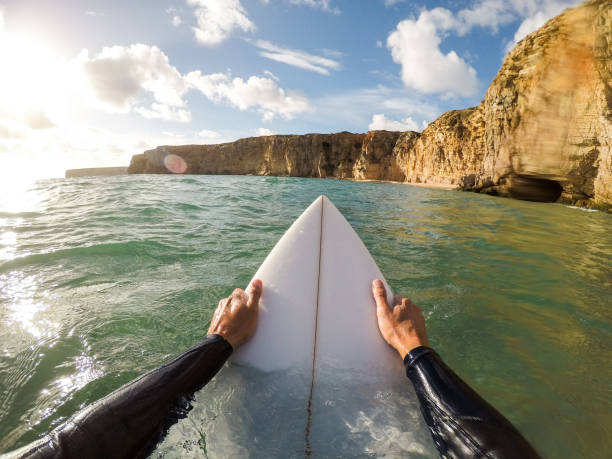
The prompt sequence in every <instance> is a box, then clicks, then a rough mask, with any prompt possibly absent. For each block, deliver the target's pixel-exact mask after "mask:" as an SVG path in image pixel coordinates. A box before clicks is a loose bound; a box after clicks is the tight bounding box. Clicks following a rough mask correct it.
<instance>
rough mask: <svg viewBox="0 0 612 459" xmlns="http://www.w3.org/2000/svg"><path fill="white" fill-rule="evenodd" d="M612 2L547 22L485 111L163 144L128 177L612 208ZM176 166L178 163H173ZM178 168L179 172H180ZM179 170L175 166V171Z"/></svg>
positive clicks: (595, 1)
mask: <svg viewBox="0 0 612 459" xmlns="http://www.w3.org/2000/svg"><path fill="white" fill-rule="evenodd" d="M611 142H612V2H610V1H609V0H591V1H588V2H586V3H584V4H582V5H580V6H578V7H576V8H573V9H569V10H566V11H565V12H564V13H563V14H561V15H559V16H557V17H556V18H553V19H551V20H550V21H548V22H547V23H546V24H545V25H544V26H543V27H542V28H540V29H539V30H537V31H536V32H533V33H532V34H530V35H528V36H527V37H526V38H525V39H523V40H522V41H521V42H520V43H519V44H518V45H517V46H516V47H515V48H514V50H512V52H510V53H509V54H508V56H507V57H506V59H505V60H504V63H503V65H502V67H501V69H500V71H499V73H498V74H497V76H496V77H495V79H494V80H493V82H492V83H491V85H490V87H489V89H488V90H487V93H486V95H485V98H484V100H483V101H482V102H481V104H480V105H479V106H478V107H473V108H468V109H465V110H455V111H450V112H447V113H445V114H443V115H442V116H440V118H438V119H437V120H436V121H434V122H432V123H431V124H430V125H429V126H428V127H427V128H426V129H425V130H424V131H423V132H422V133H417V132H404V133H399V132H387V131H372V132H368V133H367V134H351V133H348V132H341V133H337V134H307V135H300V136H298V135H282V136H280V135H279V136H268V137H258V138H248V139H241V140H238V141H236V142H233V143H227V144H221V145H187V146H180V147H158V148H157V149H155V150H149V151H147V152H145V153H144V154H142V155H136V156H134V157H133V158H132V163H131V164H130V168H129V172H130V173H168V172H169V170H168V167H167V165H168V164H166V165H165V164H164V158H167V157H168V155H176V156H178V157H180V158H181V159H180V161H184V163H185V164H184V165H185V167H184V169H185V170H184V171H183V170H182V169H181V170H180V172H187V173H193V174H259V175H279V176H300V177H337V178H341V179H356V180H391V181H398V182H410V183H424V184H445V185H457V186H459V187H460V188H462V189H464V190H473V191H479V192H485V193H490V194H497V195H502V196H510V197H515V198H519V199H528V200H536V201H538V200H539V201H556V200H561V201H564V202H568V203H574V204H579V205H585V206H598V207H603V208H607V209H612V150H611ZM170 164H175V163H172V162H171V163H170ZM170 169H172V168H170ZM175 172H176V171H175Z"/></svg>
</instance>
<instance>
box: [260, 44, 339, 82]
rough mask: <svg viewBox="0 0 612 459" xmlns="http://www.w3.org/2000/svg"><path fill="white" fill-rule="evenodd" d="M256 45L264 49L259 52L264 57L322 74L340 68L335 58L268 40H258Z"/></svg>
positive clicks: (327, 73)
mask: <svg viewBox="0 0 612 459" xmlns="http://www.w3.org/2000/svg"><path fill="white" fill-rule="evenodd" d="M254 45H255V46H257V47H258V48H259V49H261V50H262V51H260V52H259V54H260V55H261V56H263V57H266V58H268V59H272V60H273V61H277V62H282V63H283V64H287V65H292V66H294V67H299V68H301V69H304V70H310V71H312V72H317V73H320V74H321V75H329V71H330V70H338V69H339V68H340V63H339V62H338V61H335V60H333V59H330V58H327V57H322V56H315V55H313V54H308V53H306V52H304V51H300V50H296V49H288V48H281V47H280V46H277V45H275V44H273V43H270V42H269V41H266V40H257V41H255V42H254Z"/></svg>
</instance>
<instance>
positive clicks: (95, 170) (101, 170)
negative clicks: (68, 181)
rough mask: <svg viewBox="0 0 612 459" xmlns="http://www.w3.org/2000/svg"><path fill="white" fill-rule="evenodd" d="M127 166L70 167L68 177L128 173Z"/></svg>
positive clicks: (67, 172)
mask: <svg viewBox="0 0 612 459" xmlns="http://www.w3.org/2000/svg"><path fill="white" fill-rule="evenodd" d="M127 173H128V168H127V167H89V168H87V169H68V170H67V171H66V178H71V177H95V176H100V175H126V174H127Z"/></svg>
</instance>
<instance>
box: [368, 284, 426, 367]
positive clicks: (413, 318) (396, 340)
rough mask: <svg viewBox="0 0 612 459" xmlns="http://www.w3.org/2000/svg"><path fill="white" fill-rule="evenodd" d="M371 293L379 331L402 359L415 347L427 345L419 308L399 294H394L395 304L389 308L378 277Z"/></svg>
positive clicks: (423, 321) (383, 288)
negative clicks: (374, 302)
mask: <svg viewBox="0 0 612 459" xmlns="http://www.w3.org/2000/svg"><path fill="white" fill-rule="evenodd" d="M372 295H373V296H374V300H375V301H376V316H377V317H378V328H379V329H380V333H381V334H382V336H383V338H384V339H385V341H386V342H387V343H388V344H389V345H390V346H391V347H393V348H394V349H395V350H396V351H397V352H399V354H400V356H401V357H402V359H403V358H404V357H406V354H408V352H410V351H411V350H412V349H414V348H415V347H418V346H429V343H428V342H427V333H426V331H425V318H424V317H423V313H422V312H421V308H419V307H418V306H417V305H416V304H414V303H413V302H412V301H410V300H409V299H408V298H403V297H401V296H400V295H395V297H394V300H395V305H394V306H393V308H390V307H389V304H388V303H387V292H386V290H385V286H384V284H383V283H382V281H381V280H380V279H376V280H375V281H374V282H372Z"/></svg>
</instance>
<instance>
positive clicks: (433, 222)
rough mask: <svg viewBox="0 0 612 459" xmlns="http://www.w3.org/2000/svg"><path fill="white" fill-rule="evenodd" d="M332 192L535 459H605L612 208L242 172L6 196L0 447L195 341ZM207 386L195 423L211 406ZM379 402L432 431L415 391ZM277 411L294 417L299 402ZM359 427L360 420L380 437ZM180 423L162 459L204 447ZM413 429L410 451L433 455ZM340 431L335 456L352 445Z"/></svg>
mask: <svg viewBox="0 0 612 459" xmlns="http://www.w3.org/2000/svg"><path fill="white" fill-rule="evenodd" d="M322 193H324V194H326V195H327V196H328V197H329V198H330V199H331V200H332V201H333V202H334V203H335V204H336V206H337V207H338V209H339V210H340V211H341V212H342V213H343V214H344V215H345V216H346V218H347V219H348V221H349V222H350V223H351V224H352V225H353V227H354V228H355V230H356V231H357V233H358V234H359V235H360V236H361V238H362V239H363V241H364V243H365V245H366V246H367V247H368V249H369V250H370V251H371V253H372V255H373V256H374V258H375V260H376V261H377V263H378V265H379V266H380V268H381V270H382V271H383V273H384V274H385V276H386V278H387V280H388V281H389V284H390V285H391V286H392V288H393V290H394V291H395V292H396V293H400V294H403V295H405V296H408V297H410V298H411V299H412V300H413V301H414V302H415V303H417V304H419V305H420V306H421V307H422V309H423V311H424V313H425V316H426V320H427V327H428V333H429V338H430V343H431V345H432V346H433V347H434V348H436V350H437V351H438V352H439V353H440V355H441V356H442V357H443V358H444V359H445V360H446V362H447V363H449V364H450V365H451V366H452V367H453V368H454V369H455V370H456V371H457V372H458V373H459V374H460V375H462V376H463V377H464V379H465V380H466V381H467V382H468V383H469V384H470V385H472V386H473V387H474V388H475V389H476V390H477V391H478V392H479V393H481V395H483V396H484V397H485V398H486V399H487V400H489V401H490V402H491V403H493V404H494V405H495V406H496V407H497V408H498V409H499V410H500V411H501V412H502V413H504V414H505V415H506V416H507V417H508V418H509V419H510V420H511V421H512V422H513V423H514V424H515V425H516V426H517V427H518V428H519V429H520V430H521V431H522V432H523V434H524V435H525V436H526V437H527V438H528V439H529V440H530V441H531V442H532V443H533V445H534V446H535V447H536V449H537V450H538V451H539V452H540V453H541V454H542V455H543V456H544V457H589V458H593V457H602V458H603V457H609V454H610V451H612V418H611V417H610V412H611V411H612V391H611V390H610V389H611V386H610V383H611V381H612V366H611V365H610V361H611V357H612V308H611V306H612V231H611V227H612V215H610V214H605V213H602V212H587V211H584V210H581V209H576V208H569V207H566V206H562V205H557V204H539V203H528V202H520V201H513V200H508V199H498V198H493V197H489V196H481V195H477V194H470V193H461V192H454V191H444V190H433V189H426V188H418V187H411V186H406V185H395V184H383V183H359V182H347V181H337V180H317V179H301V178H274V177H232V176H121V177H100V178H82V179H70V180H64V179H57V180H45V181H39V182H37V183H36V184H35V185H33V186H32V187H31V188H30V189H27V190H22V191H20V192H12V193H10V194H9V193H4V194H3V195H2V198H0V452H7V451H9V450H11V449H13V448H15V447H18V446H21V445H24V444H26V443H28V442H30V441H32V440H35V439H36V438H38V437H39V436H40V435H43V434H44V433H45V432H47V431H48V430H50V429H52V428H53V427H55V426H57V425H58V424H60V423H61V422H63V421H64V420H66V419H67V418H68V417H69V416H70V415H72V414H73V413H74V412H75V411H77V410H78V409H79V408H81V407H83V406H85V405H86V404H88V403H91V402H93V401H95V400H97V399H98V398H100V397H102V396H104V395H105V394H107V393H109V392H111V391H112V390H113V389H115V388H117V387H119V386H121V385H122V384H124V383H126V382H128V381H130V380H131V379H133V378H134V377H136V376H138V375H140V374H142V373H143V372H145V371H147V370H149V369H151V368H154V367H156V366H157V365H159V364H160V363H162V362H163V361H165V360H167V359H168V358H170V357H172V356H174V355H176V354H178V353H179V352H181V351H182V350H184V349H186V348H187V347H189V346H190V345H192V344H193V343H194V342H196V341H198V340H199V339H200V338H201V337H202V336H203V335H204V334H205V332H206V329H207V324H208V321H209V320H210V317H211V315H212V311H213V310H214V307H215V306H216V304H217V302H218V300H219V299H220V298H222V297H224V296H227V295H228V294H229V293H231V291H232V290H233V288H234V287H236V286H241V287H244V286H245V285H246V284H247V282H248V281H249V280H250V278H251V276H252V275H253V274H254V273H255V271H256V269H257V267H258V266H259V265H260V264H261V262H262V261H263V260H264V258H265V256H266V255H267V253H268V252H269V250H270V249H271V248H272V247H273V246H274V244H275V243H276V241H277V240H278V239H279V238H280V237H281V236H282V234H283V233H284V231H285V230H286V229H287V228H288V226H289V225H290V224H291V223H292V222H293V220H294V219H295V218H296V217H297V216H299V214H300V213H301V212H302V211H303V209H304V208H306V207H307V206H308V205H309V204H310V203H311V202H312V201H313V200H314V199H315V198H316V197H317V196H318V195H320V194H322ZM225 376H226V377H227V380H228V381H232V382H233V383H235V382H236V381H238V382H239V380H238V378H240V377H242V378H243V377H244V375H241V376H237V375H232V374H227V375H225ZM284 376H285V377H286V379H287V384H289V385H291V384H294V385H295V384H298V383H296V382H295V381H299V380H301V379H300V378H299V375H295V374H287V375H284ZM216 383H219V384H220V382H219V381H216V382H215V383H213V385H211V386H210V388H209V390H212V389H211V388H213V389H214V386H215V384H216ZM252 383H253V380H251V381H243V382H242V383H241V384H242V386H241V385H240V384H238V385H237V390H244V388H245V387H248V384H252ZM406 384H409V382H408V381H407V380H406ZM241 388H242V389H241ZM332 389H333V388H332ZM337 389H338V388H335V389H334V390H337ZM206 390H207V389H206V388H205V389H204V391H206ZM400 390H401V389H400V388H398V391H400ZM204 391H202V393H200V394H198V395H197V396H196V400H195V403H194V410H193V411H192V414H190V417H189V418H188V419H187V420H186V421H188V422H190V423H191V424H189V426H192V427H193V421H194V420H196V421H197V420H200V421H201V422H205V421H206V416H207V415H208V414H210V410H211V408H210V405H209V404H207V403H206V400H203V398H204V397H203V395H202V394H203V393H205V392H204ZM381 399H382V403H384V404H386V405H389V406H392V405H393V404H394V403H400V404H402V405H401V406H402V408H403V409H404V410H406V411H408V412H409V413H410V416H412V417H413V418H414V423H415V425H418V423H419V422H421V421H420V418H419V417H418V408H417V406H418V405H416V404H415V403H414V400H410V399H409V396H408V399H406V398H405V397H404V398H403V399H401V400H399V399H397V402H396V399H395V398H394V394H383V395H382V397H381ZM272 400H273V402H274V403H276V404H278V406H279V413H283V412H285V413H286V416H287V418H286V421H287V422H285V423H284V424H285V425H287V423H289V422H290V421H291V410H290V409H289V408H290V405H291V403H292V399H291V397H290V394H289V393H285V392H284V391H282V390H280V391H277V393H276V395H275V397H273V398H272ZM285 404H286V405H285ZM398 406H399V405H398ZM232 409H234V410H236V412H240V410H244V409H245V407H244V406H233V407H232ZM328 410H329V411H328V412H329V413H330V415H334V414H337V413H334V410H333V405H331V406H329V407H328ZM354 416H355V423H354V424H351V425H350V426H349V427H351V426H358V427H359V429H361V431H364V430H368V429H370V430H371V431H372V432H373V436H377V435H378V436H380V435H385V434H386V433H385V432H377V426H376V423H374V424H371V423H370V424H368V423H369V422H370V421H371V419H359V413H355V414H354ZM280 421H282V418H281V419H280ZM280 421H279V420H278V419H277V420H276V421H275V422H277V424H278V423H279V422H280ZM360 423H361V424H360ZM280 424H283V423H282V422H280ZM189 426H188V425H187V424H185V423H183V424H177V426H176V428H175V429H174V431H173V432H172V438H171V443H170V445H171V446H172V448H174V449H172V448H170V449H169V450H168V449H166V450H163V453H164V454H168V455H171V456H172V455H176V456H181V455H185V454H190V455H194V456H200V457H201V456H204V449H205V448H202V445H201V442H200V443H197V442H194V441H193V440H194V439H193V432H194V431H196V432H197V430H198V426H197V425H196V426H195V427H193V428H190V427H189ZM351 428H352V427H351ZM398 428H401V426H398ZM194 429H195V430H194ZM267 429H268V431H269V430H270V429H271V427H270V426H267ZM419 429H420V428H416V427H415V434H414V435H415V437H414V440H415V442H416V443H418V445H417V446H418V447H415V449H414V450H415V454H417V455H422V456H429V455H431V454H432V451H431V449H428V448H431V445H430V444H428V443H427V440H426V438H423V437H421V435H422V433H423V431H422V430H419ZM260 433H261V434H264V433H265V429H264V430H262V431H261V432H260ZM387 433H388V432H387ZM182 435H184V438H182V437H181V436H182ZM263 438H265V437H263ZM182 439H183V440H184V441H182V442H181V440H182ZM344 440H346V439H343V438H341V437H338V438H336V440H335V441H336V442H337V443H336V444H333V445H331V447H332V448H337V449H336V450H337V451H345V450H344V449H343V448H344V446H343V441H344ZM208 442H209V443H210V442H211V439H210V438H208ZM204 443H206V441H204ZM273 447H274V448H277V450H278V453H279V455H281V454H283V453H284V454H285V455H291V454H295V455H299V451H298V450H297V449H296V450H291V449H288V450H287V449H284V448H286V445H284V444H283V443H282V442H280V443H278V444H275V445H273ZM181 448H182V449H181ZM419 448H420V449H419ZM364 452H365V453H367V451H364ZM209 453H210V452H209ZM391 453H392V452H391Z"/></svg>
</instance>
